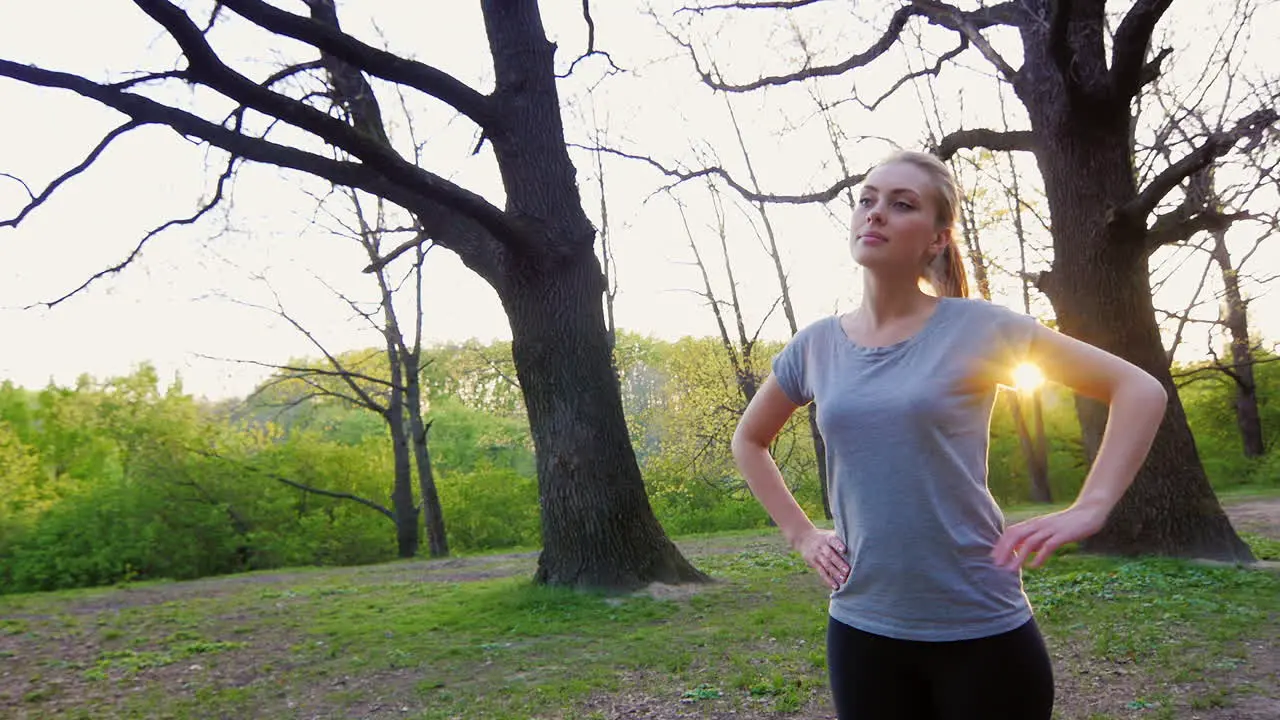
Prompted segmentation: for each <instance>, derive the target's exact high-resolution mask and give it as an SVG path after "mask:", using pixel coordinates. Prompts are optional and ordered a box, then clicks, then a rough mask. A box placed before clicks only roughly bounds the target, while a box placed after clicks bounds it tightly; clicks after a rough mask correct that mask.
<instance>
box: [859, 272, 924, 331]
mask: <svg viewBox="0 0 1280 720" xmlns="http://www.w3.org/2000/svg"><path fill="white" fill-rule="evenodd" d="M937 302H938V299H937V298H935V297H933V296H932V295H928V294H926V293H925V292H924V291H923V290H921V289H920V284H919V282H918V281H914V282H907V281H905V280H903V279H902V278H893V279H889V278H877V277H875V276H874V275H872V274H871V273H870V272H867V273H865V274H864V275H863V281H862V303H861V304H860V305H859V307H858V311H859V314H861V315H862V316H863V317H862V320H863V322H865V323H867V326H868V327H869V328H871V329H875V328H879V327H882V326H884V325H887V324H891V323H894V322H896V321H899V320H903V319H905V318H909V317H913V316H916V315H919V314H921V313H923V312H927V311H928V310H929V309H931V308H932V307H933V305H934V304H935V303H937Z"/></svg>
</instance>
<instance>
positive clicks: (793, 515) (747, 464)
mask: <svg viewBox="0 0 1280 720" xmlns="http://www.w3.org/2000/svg"><path fill="white" fill-rule="evenodd" d="M733 459H734V461H735V462H736V463H737V465H738V470H739V472H741V473H742V476H743V477H745V478H746V479H747V486H748V487H749V488H751V492H752V494H754V495H755V496H756V499H757V500H759V501H760V504H761V505H763V506H764V509H765V511H766V512H768V513H769V517H771V518H773V521H774V522H775V523H777V525H778V529H779V530H781V531H782V535H783V537H785V538H786V540H787V543H789V544H790V545H791V546H792V547H795V544H796V541H797V540H798V539H799V538H800V537H801V536H803V535H804V534H805V533H806V532H808V531H810V530H813V529H814V525H813V523H812V522H811V521H810V520H809V516H808V515H805V512H804V510H803V509H801V507H800V504H799V503H797V502H796V499H795V496H793V495H792V494H791V491H790V490H788V489H787V485H786V482H784V481H783V479H782V473H781V472H780V471H779V470H778V465H777V463H775V462H774V460H773V456H772V455H770V454H769V450H768V448H765V447H762V446H760V445H756V444H754V443H752V442H750V441H746V440H741V439H735V441H734V443H733Z"/></svg>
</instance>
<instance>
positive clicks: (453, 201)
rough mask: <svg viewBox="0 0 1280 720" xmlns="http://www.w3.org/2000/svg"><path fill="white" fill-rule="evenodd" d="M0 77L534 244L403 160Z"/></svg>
mask: <svg viewBox="0 0 1280 720" xmlns="http://www.w3.org/2000/svg"><path fill="white" fill-rule="evenodd" d="M0 76H7V77H10V78H13V79H15V80H19V81H22V82H25V83H27V84H30V85H37V86H41V87H51V88H62V89H65V90H71V91H72V92H75V93H77V94H78V95H81V96H83V97H86V98H90V99H92V100H97V101H98V102H100V103H102V104H103V105H106V106H108V107H111V108H114V109H116V110H118V111H120V112H122V113H124V114H125V115H128V116H129V117H131V118H133V119H134V120H135V121H136V122H137V123H138V124H158V125H167V126H168V127H170V128H172V129H173V130H174V131H176V132H178V133H179V134H182V135H186V136H189V137H196V138H199V139H201V140H203V141H205V142H208V143H209V144H211V145H214V146H217V147H220V148H222V149H223V150H226V151H227V152H229V153H231V154H233V155H238V156H241V157H243V158H245V159H246V160H253V161H255V162H262V163H267V164H270V165H277V166H280V167H285V168H290V169H293V170H299V171H302V172H305V173H308V174H311V175H315V176H317V177H322V178H324V179H326V180H329V181H330V182H332V183H334V184H335V185H344V186H347V187H356V188H360V189H361V190H365V191H368V192H370V193H373V194H374V195H379V196H381V197H384V198H387V199H388V200H390V201H391V202H394V203H396V204H398V205H400V206H401V207H403V208H405V209H408V210H410V211H411V212H414V213H415V214H418V215H420V216H431V215H432V213H435V214H436V215H437V216H438V213H439V211H440V209H441V206H443V207H444V208H446V209H449V210H451V211H456V213H457V214H461V215H465V216H466V218H467V219H468V220H471V221H473V222H474V223H476V224H477V225H479V226H481V227H483V228H484V230H485V231H486V232H487V233H488V234H491V235H492V236H493V237H494V238H495V239H501V240H502V241H504V242H509V243H511V244H513V245H515V246H517V247H519V248H524V247H527V246H530V245H531V244H532V242H531V240H530V238H529V237H528V236H527V233H526V232H525V230H524V228H523V227H522V226H520V225H519V224H518V223H516V222H515V221H513V220H512V219H511V218H509V217H508V216H507V215H506V214H505V213H503V212H502V211H501V210H499V209H498V208H496V207H494V206H493V205H491V204H490V203H489V202H488V201H487V200H485V199H484V198H483V197H480V196H479V195H476V194H475V193H472V192H470V191H468V190H465V189H463V188H460V187H458V186H457V185H454V184H453V183H451V182H448V181H447V180H444V179H442V178H439V177H437V176H435V175H432V174H431V173H427V172H425V171H423V170H421V169H419V168H417V167H416V166H413V165H410V164H408V163H405V162H404V161H403V160H398V162H399V163H403V166H404V167H403V169H404V170H405V171H407V172H408V174H409V175H410V177H409V178H405V177H403V175H404V173H397V174H399V175H401V176H402V177H386V176H384V175H383V174H382V171H383V170H385V168H379V169H378V170H374V169H373V168H371V167H368V166H366V165H364V164H361V163H356V162H350V161H342V160H333V159H330V158H326V157H323V156H321V155H316V154H314V153H310V152H306V151H303V150H298V149H297V148H293V147H289V146H286V145H280V144H277V143H273V142H271V141H269V140H265V139H262V138H255V137H250V136H247V135H244V134H242V133H239V132H235V131H233V130H229V129H227V128H225V127H222V126H220V125H217V124H215V123H212V122H209V121H208V120H205V119H204V118H201V117H198V116H196V115H193V114H191V113H189V112H186V111H184V110H179V109H177V108H174V107H170V106H168V105H164V104H162V103H158V102H156V101H154V100H151V99H150V98H147V97H143V96H141V95H134V94H132V93H125V92H120V91H116V90H113V89H111V88H110V87H109V86H105V85H100V84H98V83H95V82H93V81H91V80H87V79H85V78H83V77H80V76H78V75H72V74H69V73H62V72H56V71H52V70H45V69H43V68H38V67H34V66H29V65H21V64H19V63H15V62H12V61H10V60H4V59H0ZM279 97H283V96H279ZM285 99H287V98H285ZM304 107H306V106H304ZM307 110H308V111H309V112H318V111H315V110H314V109H312V108H310V107H307ZM325 119H326V121H333V122H334V123H336V124H337V125H338V126H340V127H342V128H344V133H345V132H352V133H354V130H353V129H352V128H350V127H349V126H346V125H343V124H342V123H341V122H338V121H336V120H333V119H332V118H327V117H326V118H325ZM366 142H372V141H366ZM404 180H408V182H405V183H404V184H401V182H399V181H404ZM464 224H465V223H464Z"/></svg>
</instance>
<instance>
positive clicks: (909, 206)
mask: <svg viewBox="0 0 1280 720" xmlns="http://www.w3.org/2000/svg"><path fill="white" fill-rule="evenodd" d="M893 206H894V207H896V208H898V209H899V210H914V209H915V206H914V205H912V204H911V203H908V202H903V201H901V200H899V201H898V202H896V203H894V204H893Z"/></svg>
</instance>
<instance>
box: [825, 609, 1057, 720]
mask: <svg viewBox="0 0 1280 720" xmlns="http://www.w3.org/2000/svg"><path fill="white" fill-rule="evenodd" d="M827 668H828V670H829V673H830V679H831V692H832V695H833V696H834V698H835V704H836V713H837V716H838V717H839V718H840V720H1049V717H1050V716H1051V715H1052V714H1053V666H1052V664H1051V663H1050V660H1049V653H1048V651H1046V650H1045V646H1044V639H1043V638H1042V637H1041V636H1040V629H1039V628H1038V627H1037V626H1036V622H1035V620H1030V621H1028V622H1027V623H1026V624H1025V625H1023V626H1021V627H1019V628H1018V629H1016V630H1010V631H1009V632H1006V633H1002V634H1000V635H993V636H991V637H984V638H978V639H975V640H959V641H954V642H922V641H916V640H895V639H893V638H887V637H883V636H881V635H873V634H871V633H867V632H863V631H861V630H857V629H855V628H852V627H849V626H848V625H846V624H844V623H842V622H840V621H838V620H836V619H834V618H832V619H831V620H830V622H829V624H828V625H827Z"/></svg>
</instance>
